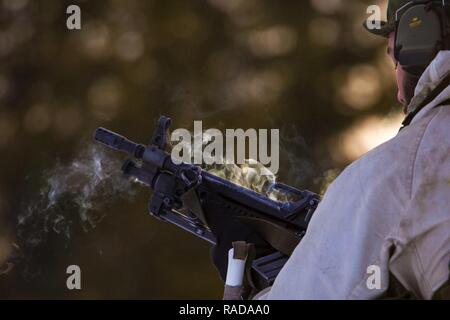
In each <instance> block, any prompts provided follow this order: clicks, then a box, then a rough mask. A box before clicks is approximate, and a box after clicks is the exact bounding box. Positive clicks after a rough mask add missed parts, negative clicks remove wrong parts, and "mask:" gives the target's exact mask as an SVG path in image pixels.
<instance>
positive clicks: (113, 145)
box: [94, 128, 145, 159]
mask: <svg viewBox="0 0 450 320" xmlns="http://www.w3.org/2000/svg"><path fill="white" fill-rule="evenodd" d="M94 139H95V140H96V141H98V142H100V143H102V144H104V145H105V146H107V147H108V148H110V149H113V150H115V151H121V152H125V153H127V154H129V155H132V156H134V157H136V158H138V159H141V158H142V155H143V154H144V152H145V146H143V145H142V144H138V143H135V142H133V141H130V140H128V139H127V138H125V137H124V136H121V135H120V134H117V133H115V132H112V131H110V130H108V129H105V128H98V129H97V130H95V134H94Z"/></svg>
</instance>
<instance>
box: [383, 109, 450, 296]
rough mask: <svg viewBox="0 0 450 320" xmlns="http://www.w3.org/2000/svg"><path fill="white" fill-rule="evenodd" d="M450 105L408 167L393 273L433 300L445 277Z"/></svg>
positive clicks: (449, 239) (449, 254)
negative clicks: (409, 176) (409, 173)
mask: <svg viewBox="0 0 450 320" xmlns="http://www.w3.org/2000/svg"><path fill="white" fill-rule="evenodd" d="M448 121H450V107H444V109H441V110H440V112H439V114H438V116H437V117H435V118H434V119H433V121H431V123H430V124H429V126H428V128H427V131H426V133H425V135H424V136H423V138H422V141H421V143H420V147H419V149H418V151H417V155H416V159H415V162H414V165H413V168H412V170H413V171H412V172H413V175H412V181H411V185H410V195H411V197H410V201H409V203H408V205H407V206H406V210H405V212H403V215H402V218H401V222H400V226H399V237H398V240H397V243H396V249H395V253H394V254H393V255H392V257H391V260H390V269H391V272H392V273H393V274H394V275H395V276H396V278H397V279H398V280H399V281H400V282H401V283H402V284H403V285H404V286H405V288H406V289H408V290H410V291H412V292H413V293H414V294H415V295H416V296H417V297H418V298H424V299H431V298H432V297H433V295H434V293H435V292H436V291H438V290H439V288H440V287H442V286H443V285H444V284H445V283H446V282H447V280H448V279H449V263H450V135H448V130H447V124H448Z"/></svg>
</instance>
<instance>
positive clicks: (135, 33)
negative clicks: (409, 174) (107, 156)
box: [0, 0, 402, 299]
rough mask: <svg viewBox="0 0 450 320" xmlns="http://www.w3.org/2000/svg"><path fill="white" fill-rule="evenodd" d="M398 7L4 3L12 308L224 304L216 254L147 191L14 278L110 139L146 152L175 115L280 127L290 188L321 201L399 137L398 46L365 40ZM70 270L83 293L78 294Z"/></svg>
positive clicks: (2, 65) (2, 222)
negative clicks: (82, 162) (373, 10)
mask: <svg viewBox="0 0 450 320" xmlns="http://www.w3.org/2000/svg"><path fill="white" fill-rule="evenodd" d="M384 2H385V1H376V0H371V1H361V0H353V1H349V0H301V1H300V0H297V1H270V0H189V1H186V0H168V1H157V0H145V1H144V0H127V1H122V0H102V1H75V0H73V1H61V0H39V1H31V0H0V152H1V154H2V157H1V158H0V164H1V165H0V265H3V267H0V268H3V269H0V271H1V272H3V274H0V298H161V299H163V298H193V299H198V298H210V299H215V298H220V297H221V293H222V284H221V282H220V280H219V279H218V276H217V274H216V272H215V270H214V268H213V267H212V265H211V264H210V262H209V245H207V244H205V243H203V242H202V241H201V240H198V239H196V238H195V237H193V236H191V235H189V234H186V233H184V232H182V231H180V230H177V229H176V228H175V227H172V226H170V225H168V224H164V223H162V222H159V221H156V220H155V219H153V218H151V217H149V216H148V214H147V213H146V207H147V201H148V191H147V190H144V189H142V188H139V187H136V186H134V187H133V188H135V189H136V193H137V194H136V195H135V197H134V198H133V200H131V201H130V200H126V199H125V200H124V199H116V200H114V199H113V197H111V198H110V199H107V200H108V201H107V202H108V203H106V204H105V205H104V206H103V207H102V213H105V214H106V216H105V217H104V218H103V221H101V223H98V225H97V226H96V227H95V228H94V229H93V230H89V231H88V232H86V231H84V230H83V229H82V228H79V229H75V230H76V231H75V232H74V234H73V235H72V237H71V240H70V243H69V244H64V245H62V244H61V241H60V239H59V238H58V237H54V238H50V239H49V240H48V241H47V242H46V243H45V248H44V249H43V250H44V252H43V253H42V254H40V258H39V259H38V260H39V261H38V262H36V263H39V264H40V265H41V266H40V267H39V272H38V273H37V274H36V275H35V276H33V277H26V276H24V275H23V274H22V273H21V271H20V268H19V267H12V265H10V264H9V265H8V264H5V263H6V262H7V261H8V259H10V257H11V256H14V251H20V248H18V247H17V230H16V228H17V225H18V220H19V218H18V217H19V214H20V212H21V211H22V210H24V207H26V206H27V205H28V203H29V202H30V201H31V200H30V199H33V198H34V197H35V196H36V194H38V193H39V192H40V190H41V188H42V185H43V184H45V183H46V181H44V180H45V178H43V173H44V172H46V171H48V170H51V169H52V167H54V166H55V165H56V164H57V163H62V164H64V163H70V162H71V161H72V159H74V158H76V157H77V156H79V155H80V150H82V149H83V148H84V147H83V144H89V143H90V138H91V135H92V132H93V130H94V129H95V128H96V127H97V126H105V127H108V128H110V129H113V130H115V131H118V132H121V133H123V134H126V135H127V136H128V137H130V138H133V139H135V140H138V141H141V142H147V141H148V139H149V138H150V136H151V134H152V132H153V126H154V123H155V121H156V119H157V118H158V116H159V115H161V114H164V115H167V116H169V117H171V118H172V119H173V127H174V128H192V125H193V121H194V120H203V122H204V124H203V127H204V128H220V129H224V128H244V129H245V128H280V129H281V135H282V151H281V155H280V158H281V170H280V172H279V180H281V181H282V182H285V183H288V184H291V185H295V186H297V187H299V188H305V189H306V188H307V189H311V190H313V191H316V192H319V191H320V186H321V184H322V182H323V180H324V179H328V178H329V177H330V176H333V175H334V173H335V172H338V171H340V170H342V169H343V168H344V167H345V166H346V165H347V164H348V163H349V162H351V161H352V160H354V159H356V158H358V157H359V156H360V155H361V154H363V153H364V152H366V151H367V150H369V149H371V148H373V147H374V146H376V145H378V144H380V143H382V142H384V141H385V140H387V139H389V138H390V137H392V136H393V135H395V133H396V131H397V130H398V128H399V126H400V122H401V117H402V116H401V108H400V107H399V106H398V105H397V103H396V100H395V83H394V68H393V64H392V62H391V61H390V60H389V58H388V56H387V55H386V43H385V40H384V39H379V38H377V37H374V36H372V35H370V34H368V33H367V32H366V31H365V30H364V29H363V28H362V21H363V20H364V19H366V18H367V17H368V15H367V14H366V9H367V6H368V5H369V4H380V5H381V6H382V8H385V3H384ZM70 4H77V5H79V6H80V7H81V10H82V29H81V30H79V31H69V30H67V28H66V19H67V15H66V8H67V6H68V5H70ZM109 200H111V201H109ZM71 264H77V265H79V266H80V267H81V269H82V290H80V291H76V290H75V291H69V290H67V288H66V285H65V284H66V277H67V275H66V267H67V266H68V265H71ZM10 267H12V269H11V270H9V272H4V271H7V270H6V269H10Z"/></svg>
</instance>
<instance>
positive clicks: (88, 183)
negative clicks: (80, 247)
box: [17, 145, 135, 273]
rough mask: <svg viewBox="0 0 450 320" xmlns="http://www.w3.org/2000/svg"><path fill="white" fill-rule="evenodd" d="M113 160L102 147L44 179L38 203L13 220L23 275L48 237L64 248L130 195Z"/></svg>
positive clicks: (87, 151) (60, 166) (93, 147)
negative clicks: (59, 241)
mask: <svg viewBox="0 0 450 320" xmlns="http://www.w3.org/2000/svg"><path fill="white" fill-rule="evenodd" d="M111 155H112V154H111V153H109V150H105V149H104V148H103V147H102V146H98V145H90V146H88V147H86V148H85V149H84V150H82V151H81V152H79V155H78V156H77V158H76V159H75V160H73V161H72V162H70V163H67V164H63V163H57V165H56V166H55V167H54V168H52V169H50V170H48V171H46V172H44V173H43V180H44V185H43V187H42V188H41V190H40V192H39V194H38V196H37V198H36V199H32V200H31V201H29V202H28V203H26V204H24V207H23V210H22V211H21V212H20V214H19V215H18V217H17V244H18V247H19V254H20V256H19V257H18V260H20V261H22V262H23V263H22V265H23V267H24V269H29V268H30V267H31V266H28V265H25V264H33V255H34V251H38V250H39V249H40V248H41V247H44V246H45V244H46V242H47V241H48V239H49V238H50V237H53V236H57V237H59V238H62V239H63V240H64V241H66V242H67V241H69V240H70V239H71V237H72V234H73V233H74V231H75V229H77V228H81V229H82V230H84V231H85V232H87V231H89V230H92V229H93V228H95V227H96V225H97V224H98V223H99V222H100V221H101V220H102V219H103V218H104V216H105V213H104V212H105V207H106V205H110V204H111V202H113V201H115V200H116V199H118V198H128V199H130V198H131V197H132V196H133V195H134V193H135V190H134V189H133V188H132V186H131V183H130V182H129V181H128V180H127V179H125V178H124V177H123V176H122V172H121V170H120V168H121V161H120V160H119V159H117V158H113V157H112V156H111ZM27 273H30V272H27Z"/></svg>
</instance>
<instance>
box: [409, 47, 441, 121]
mask: <svg viewBox="0 0 450 320" xmlns="http://www.w3.org/2000/svg"><path fill="white" fill-rule="evenodd" d="M449 73H450V51H448V50H445V51H440V52H439V53H438V54H437V56H436V57H435V58H434V60H433V61H432V62H431V64H430V65H429V66H428V68H427V69H426V70H425V71H424V73H423V74H422V76H421V77H420V79H419V82H418V83H417V86H416V89H415V92H414V93H415V94H414V98H413V99H412V100H411V103H410V104H409V105H408V107H407V113H408V114H410V113H412V112H415V111H416V109H417V108H418V107H419V105H420V104H421V103H422V102H423V101H424V100H425V98H426V97H427V96H428V95H429V94H430V92H431V91H432V90H433V89H435V88H436V87H437V86H438V85H439V83H440V82H441V81H442V80H443V79H444V78H445V76H446V75H448V74H449ZM449 98H450V87H447V88H446V89H444V90H443V91H442V92H441V93H440V94H439V95H438V96H437V97H436V98H435V99H434V100H433V101H431V102H430V103H429V104H428V105H426V106H425V107H424V108H423V109H422V110H421V111H420V112H419V113H418V114H417V115H416V116H415V117H414V120H413V121H412V123H413V122H415V121H417V120H418V119H420V118H422V117H423V116H424V115H425V113H427V111H428V110H430V109H432V108H434V107H436V106H438V105H439V104H440V103H442V102H444V101H445V100H448V99H449Z"/></svg>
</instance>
